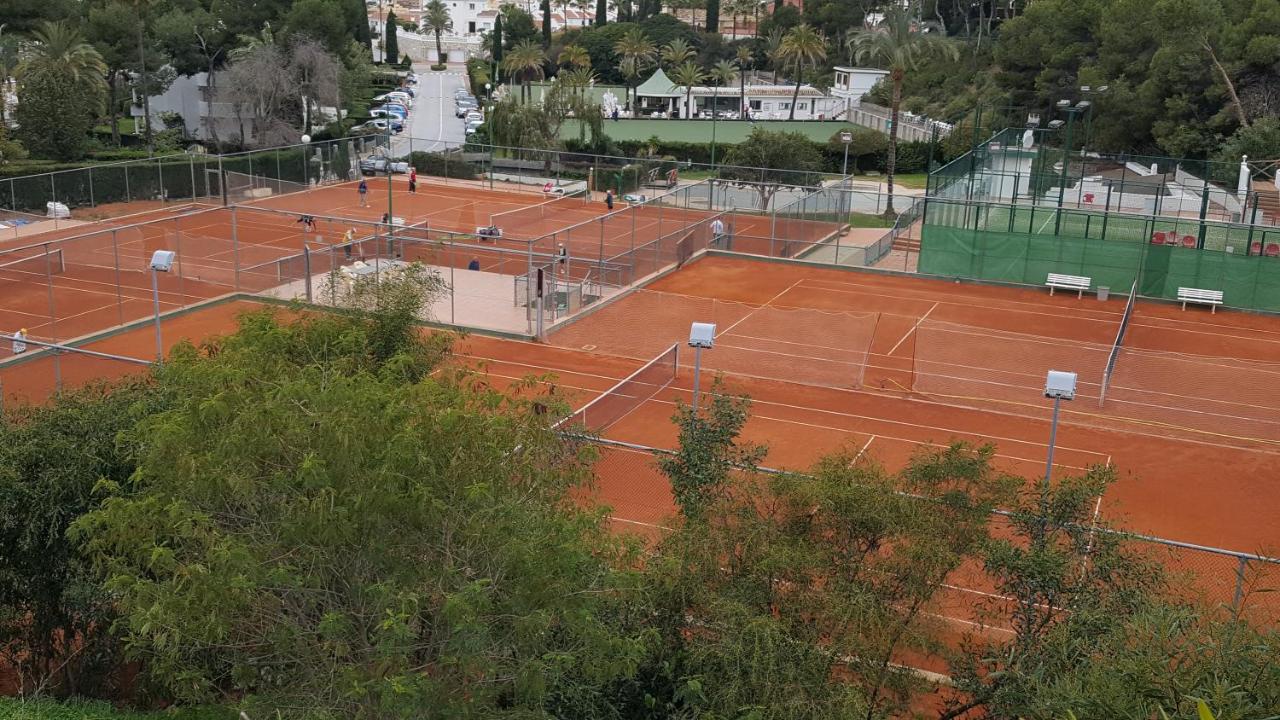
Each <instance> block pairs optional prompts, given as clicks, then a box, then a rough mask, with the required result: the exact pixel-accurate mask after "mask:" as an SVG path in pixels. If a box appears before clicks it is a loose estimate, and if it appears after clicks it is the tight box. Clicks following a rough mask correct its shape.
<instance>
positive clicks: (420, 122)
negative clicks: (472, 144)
mask: <svg viewBox="0 0 1280 720" xmlns="http://www.w3.org/2000/svg"><path fill="white" fill-rule="evenodd" d="M413 71H414V72H415V73H417V74H418V87H417V92H418V95H417V97H415V98H414V99H413V111H412V112H411V113H410V115H409V127H408V128H406V129H405V131H404V132H402V133H400V134H399V135H397V136H395V138H393V139H392V141H391V148H392V154H393V155H395V156H397V157H401V156H404V155H408V154H409V153H410V152H411V151H414V150H419V151H427V152H431V151H441V150H444V149H446V148H447V147H457V146H458V145H461V144H462V143H463V142H464V141H465V140H466V131H465V127H464V126H463V123H462V119H461V118H458V117H454V114H453V112H454V104H453V91H454V89H455V88H459V87H462V86H463V83H464V75H463V73H464V71H463V69H462V68H460V67H459V68H456V69H455V68H453V67H450V68H449V69H448V70H445V71H443V72H432V71H431V69H430V67H429V66H427V65H425V64H417V63H415V64H414V67H413Z"/></svg>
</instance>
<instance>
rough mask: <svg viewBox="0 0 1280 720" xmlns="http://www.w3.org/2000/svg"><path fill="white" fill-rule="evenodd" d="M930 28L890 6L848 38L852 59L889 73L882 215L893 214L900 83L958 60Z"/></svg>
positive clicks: (908, 9) (912, 14) (949, 45)
mask: <svg viewBox="0 0 1280 720" xmlns="http://www.w3.org/2000/svg"><path fill="white" fill-rule="evenodd" d="M928 29H929V26H928V25H927V24H925V23H920V22H918V21H917V20H916V12H915V8H914V7H911V6H908V7H901V6H896V5H895V6H891V7H889V8H887V9H886V10H885V13H884V22H882V23H880V24H879V25H878V26H876V27H874V28H869V29H866V30H860V31H858V33H857V34H855V35H854V36H853V37H851V38H849V47H850V48H851V49H852V50H853V56H854V59H855V60H856V61H857V62H859V63H868V64H871V65H876V66H879V67H883V68H886V69H888V70H889V82H890V83H891V84H892V85H893V99H892V101H891V102H890V105H889V113H890V115H889V118H890V119H889V162H888V168H887V170H888V172H887V173H886V174H887V175H888V183H889V201H888V205H887V206H886V207H885V214H886V215H892V214H894V212H893V172H894V169H895V166H896V165H897V161H898V109H899V108H900V107H901V105H902V81H903V79H904V78H906V76H907V72H908V71H911V70H915V69H916V68H917V67H919V66H920V63H921V62H924V61H926V60H929V59H932V58H936V57H941V58H946V59H950V60H957V59H959V57H960V51H959V50H958V49H956V46H955V45H954V44H952V43H951V42H950V41H949V40H947V39H946V36H945V35H943V34H942V33H941V32H938V33H928V32H926V30H928Z"/></svg>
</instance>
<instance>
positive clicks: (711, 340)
mask: <svg viewBox="0 0 1280 720" xmlns="http://www.w3.org/2000/svg"><path fill="white" fill-rule="evenodd" d="M715 343H716V324H715V323H703V322H696V323H694V324H693V325H691V326H690V327H689V347H691V348H693V413H694V414H695V415H696V414H698V381H699V380H700V379H701V377H702V349H703V348H706V349H707V350H710V349H711V348H712V346H714V345H715Z"/></svg>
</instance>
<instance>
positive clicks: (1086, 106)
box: [1076, 100, 1093, 110]
mask: <svg viewBox="0 0 1280 720" xmlns="http://www.w3.org/2000/svg"><path fill="white" fill-rule="evenodd" d="M1092 104H1093V103H1091V102H1089V101H1088V100H1081V101H1080V102H1078V103H1076V109H1077V110H1088V109H1089V106H1090V105H1092Z"/></svg>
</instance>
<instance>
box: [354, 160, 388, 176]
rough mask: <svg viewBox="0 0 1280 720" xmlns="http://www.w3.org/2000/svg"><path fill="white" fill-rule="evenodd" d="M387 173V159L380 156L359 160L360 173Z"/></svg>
mask: <svg viewBox="0 0 1280 720" xmlns="http://www.w3.org/2000/svg"><path fill="white" fill-rule="evenodd" d="M386 173H387V159H386V158H380V157H372V158H365V159H363V160H361V161H360V174H361V175H385V174H386Z"/></svg>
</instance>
